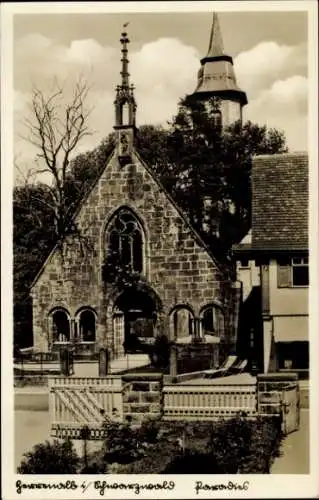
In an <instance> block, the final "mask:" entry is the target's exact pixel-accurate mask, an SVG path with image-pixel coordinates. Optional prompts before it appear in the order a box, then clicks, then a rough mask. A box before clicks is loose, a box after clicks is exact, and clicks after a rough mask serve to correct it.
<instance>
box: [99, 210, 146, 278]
mask: <svg viewBox="0 0 319 500" xmlns="http://www.w3.org/2000/svg"><path fill="white" fill-rule="evenodd" d="M108 256H109V258H110V259H111V260H113V261H114V262H116V263H118V264H120V265H122V266H127V267H129V269H130V270H131V271H135V272H139V273H141V272H142V271H143V237H142V230H141V227H140V224H139V222H138V221H137V220H136V218H135V217H134V215H133V214H132V213H131V212H130V211H129V210H127V209H123V210H121V211H120V212H119V213H118V214H117V215H116V216H115V218H114V219H113V221H112V222H111V226H110V228H109V232H108Z"/></svg>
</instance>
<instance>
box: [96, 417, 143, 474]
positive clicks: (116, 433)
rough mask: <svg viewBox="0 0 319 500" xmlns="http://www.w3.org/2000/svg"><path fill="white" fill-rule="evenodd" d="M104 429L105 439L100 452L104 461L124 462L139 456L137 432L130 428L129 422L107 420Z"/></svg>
mask: <svg viewBox="0 0 319 500" xmlns="http://www.w3.org/2000/svg"><path fill="white" fill-rule="evenodd" d="M104 429H105V430H106V439H105V441H104V443H103V449H102V454H103V459H104V462H105V463H113V462H117V463H119V464H126V463H129V462H131V461H132V460H136V459H137V458H139V457H140V454H141V452H142V450H141V449H140V447H139V444H140V443H139V441H138V436H137V433H136V432H135V431H134V430H133V429H132V426H131V424H130V422H125V423H121V422H111V421H107V422H105V424H104Z"/></svg>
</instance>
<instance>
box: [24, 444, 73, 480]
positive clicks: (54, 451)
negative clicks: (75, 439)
mask: <svg viewBox="0 0 319 500" xmlns="http://www.w3.org/2000/svg"><path fill="white" fill-rule="evenodd" d="M24 457H25V458H24V459H23V460H22V462H21V464H20V466H19V467H18V474H76V473H77V471H78V466H79V464H80V459H79V457H78V456H77V454H76V452H75V450H74V448H73V445H72V442H71V441H70V440H66V441H63V442H62V443H61V442H59V441H57V440H55V441H54V442H53V443H50V442H49V441H45V443H40V444H37V445H36V446H34V447H33V449H32V451H29V452H28V453H25V454H24Z"/></svg>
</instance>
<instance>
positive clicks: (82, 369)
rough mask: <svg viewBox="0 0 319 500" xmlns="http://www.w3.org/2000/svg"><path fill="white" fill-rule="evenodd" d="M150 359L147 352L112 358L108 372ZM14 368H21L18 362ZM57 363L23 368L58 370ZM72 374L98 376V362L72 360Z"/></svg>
mask: <svg viewBox="0 0 319 500" xmlns="http://www.w3.org/2000/svg"><path fill="white" fill-rule="evenodd" d="M149 363H150V359H149V357H148V355H147V354H129V355H128V356H123V357H121V358H118V359H114V360H112V361H111V363H110V367H109V371H110V373H117V372H120V371H123V370H127V369H132V368H140V367H141V366H147V365H149ZM15 368H17V369H21V365H20V364H16V365H15ZM59 368H60V365H59V363H43V364H42V365H41V364H40V363H25V364H24V369H25V370H27V371H28V372H30V371H32V372H35V373H37V372H40V371H41V370H55V371H57V370H59ZM74 376H75V377H98V376H99V363H98V361H91V362H85V361H81V362H76V361H75V362H74Z"/></svg>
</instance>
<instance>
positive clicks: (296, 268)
mask: <svg viewBox="0 0 319 500" xmlns="http://www.w3.org/2000/svg"><path fill="white" fill-rule="evenodd" d="M277 269H278V287H279V288H291V287H298V286H308V285H309V265H308V257H294V258H292V259H291V258H281V259H279V260H278V267H277Z"/></svg>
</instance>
